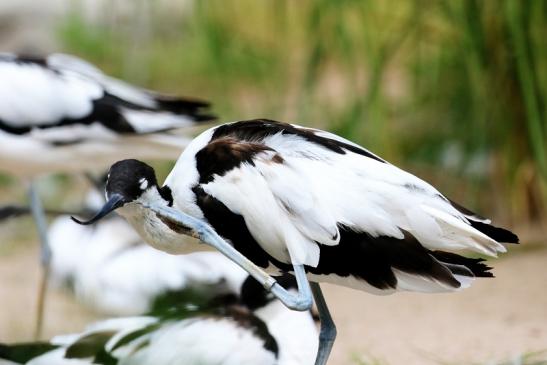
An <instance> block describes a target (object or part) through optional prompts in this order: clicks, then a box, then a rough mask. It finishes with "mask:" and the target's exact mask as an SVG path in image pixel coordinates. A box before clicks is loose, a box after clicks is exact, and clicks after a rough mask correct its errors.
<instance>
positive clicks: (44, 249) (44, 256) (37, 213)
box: [28, 181, 51, 339]
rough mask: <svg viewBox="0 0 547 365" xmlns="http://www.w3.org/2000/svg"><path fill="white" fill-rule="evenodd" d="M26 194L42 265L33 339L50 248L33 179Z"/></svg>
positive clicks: (37, 330)
mask: <svg viewBox="0 0 547 365" xmlns="http://www.w3.org/2000/svg"><path fill="white" fill-rule="evenodd" d="M28 194H29V198H30V210H31V212H32V217H33V218H34V221H35V222H36V228H37V230H38V236H39V238H40V264H41V266H42V277H41V278H40V287H39V291H38V301H37V307H36V328H35V332H34V337H35V339H38V338H39V337H40V335H41V333H42V325H43V320H44V308H45V302H46V294H47V286H48V279H49V270H50V262H51V248H50V246H49V241H48V237H47V223H46V217H45V214H44V208H43V207H42V202H41V201H40V197H39V196H38V192H37V190H36V185H35V184H34V182H33V181H31V182H30V185H29V192H28Z"/></svg>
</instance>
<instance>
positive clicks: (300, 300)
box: [144, 205, 313, 311]
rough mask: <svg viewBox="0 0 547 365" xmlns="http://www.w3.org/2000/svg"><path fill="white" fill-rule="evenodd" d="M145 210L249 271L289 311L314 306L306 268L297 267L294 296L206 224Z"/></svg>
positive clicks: (157, 209) (163, 211) (157, 208)
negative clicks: (296, 287) (296, 285)
mask: <svg viewBox="0 0 547 365" xmlns="http://www.w3.org/2000/svg"><path fill="white" fill-rule="evenodd" d="M144 207H145V208H148V209H151V210H152V211H154V212H155V213H156V215H157V216H158V218H160V219H161V220H163V221H164V222H166V223H168V224H169V226H170V227H172V228H173V227H176V230H177V231H178V232H180V233H181V234H186V235H190V236H193V237H195V238H198V239H200V240H201V241H202V242H203V243H205V244H208V245H210V246H212V247H214V248H216V249H217V250H218V251H220V252H221V253H222V254H223V255H224V256H226V257H227V258H229V259H230V260H232V261H233V262H234V263H236V264H237V265H239V266H240V267H241V268H242V269H243V270H245V271H247V272H248V273H249V275H251V276H252V277H253V278H255V279H256V280H257V281H258V282H259V283H260V284H262V286H264V288H266V289H267V290H269V291H270V292H272V293H273V294H274V295H275V296H276V297H277V298H278V299H279V300H280V301H281V302H282V303H283V304H285V305H286V306H287V307H288V308H290V309H293V310H298V311H306V310H309V309H310V308H311V306H312V305H313V298H312V293H311V289H310V283H309V282H308V279H307V277H306V271H305V270H304V266H303V265H293V267H294V275H295V277H296V282H297V284H298V293H297V294H293V293H290V292H288V291H287V290H286V289H285V288H283V287H282V286H281V285H279V284H278V283H277V281H276V280H275V279H274V278H272V277H271V276H270V275H268V274H267V273H266V272H264V270H262V269H261V268H259V267H258V266H256V265H255V264H254V263H253V262H251V261H250V260H249V259H248V258H246V257H245V256H243V255H242V254H241V253H240V252H239V251H237V250H236V249H235V248H233V247H232V245H230V244H229V243H228V242H226V241H225V240H224V239H223V238H222V237H220V236H219V235H218V233H216V231H215V230H214V229H213V228H212V227H211V226H210V225H209V224H207V223H206V222H204V221H202V220H199V219H197V218H194V217H192V216H189V215H187V214H184V213H182V212H180V211H178V210H175V209H173V208H169V207H165V206H160V205H144Z"/></svg>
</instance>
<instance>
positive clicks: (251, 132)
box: [86, 120, 518, 364]
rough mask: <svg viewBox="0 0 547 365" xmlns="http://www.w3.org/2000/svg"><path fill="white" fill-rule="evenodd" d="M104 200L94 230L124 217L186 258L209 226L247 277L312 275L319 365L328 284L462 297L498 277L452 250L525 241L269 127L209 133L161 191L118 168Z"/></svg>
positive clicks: (356, 154) (305, 131)
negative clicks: (323, 287)
mask: <svg viewBox="0 0 547 365" xmlns="http://www.w3.org/2000/svg"><path fill="white" fill-rule="evenodd" d="M106 194H107V198H108V202H107V203H106V204H105V206H104V207H103V209H102V210H101V211H100V212H99V213H98V214H97V215H96V216H95V217H94V218H93V219H91V220H90V221H88V222H86V223H92V222H95V221H97V220H98V219H100V218H101V217H103V216H104V215H106V214H107V213H108V212H110V211H112V210H114V209H117V211H118V213H119V214H120V215H122V216H123V217H125V218H126V219H127V220H128V221H129V222H130V223H131V224H132V225H133V227H134V228H135V229H136V230H137V232H139V234H140V235H141V236H142V237H143V238H144V240H145V241H147V242H148V243H149V244H151V245H152V246H153V247H156V248H158V249H160V250H163V251H166V252H169V253H174V254H180V253H185V252H187V251H188V250H194V249H196V248H197V247H191V246H190V245H187V244H184V243H183V241H182V240H181V239H180V235H181V234H184V233H191V234H196V233H197V235H198V236H200V237H202V239H203V237H204V236H205V235H204V234H202V233H203V232H205V230H204V228H203V227H201V223H199V222H202V221H204V222H206V223H208V224H209V225H210V226H212V228H213V229H214V231H215V232H216V233H215V234H218V235H220V237H221V238H222V239H224V240H226V241H227V242H228V243H229V245H231V248H233V249H235V250H234V251H230V252H231V253H230V255H232V259H233V260H234V261H236V262H238V263H239V264H240V265H242V266H245V267H246V268H247V267H248V268H250V269H249V272H251V270H253V269H252V268H251V266H250V265H249V264H248V263H244V261H245V260H244V259H243V258H246V259H249V260H250V261H252V263H254V265H256V266H258V267H260V268H264V269H267V270H268V271H269V272H279V271H281V272H293V270H294V273H295V275H296V277H297V279H299V273H300V272H303V271H304V270H305V272H306V274H307V278H308V279H309V280H310V281H311V288H312V291H313V294H314V296H315V298H316V302H317V304H318V309H319V315H320V318H321V320H322V322H324V323H322V331H323V332H324V333H323V336H322V343H321V344H320V352H321V354H320V355H318V360H317V361H318V362H317V363H318V364H324V363H325V362H326V359H327V357H328V352H329V351H330V347H331V346H332V342H333V341H334V336H335V330H334V327H333V323H331V319H330V316H329V315H328V311H327V308H326V305H325V303H324V302H323V299H322V296H321V293H320V289H319V286H318V285H317V283H318V282H329V283H334V284H338V285H343V286H347V287H351V288H355V289H359V290H364V291H367V292H370V293H374V294H389V293H394V292H397V291H415V292H426V293H430V292H451V291H457V290H460V289H462V288H466V287H468V286H469V285H470V284H471V282H472V281H473V280H474V279H475V278H476V277H489V276H492V274H491V273H490V272H489V270H490V268H489V267H488V266H486V265H485V264H484V263H483V260H482V259H477V258H467V257H465V256H462V255H460V254H456V253H454V251H471V252H475V253H478V254H484V255H488V256H496V254H497V253H498V252H505V251H506V248H505V247H504V246H503V245H502V244H501V243H500V242H506V243H517V242H518V238H517V236H516V235H514V234H513V233H511V232H510V231H508V230H505V229H503V228H498V227H495V226H493V225H491V223H490V220H488V219H485V218H482V217H480V216H478V215H477V214H475V213H472V212H471V211H469V210H467V209H465V208H463V207H461V206H460V205H458V204H456V203H454V202H452V201H451V200H449V199H448V198H446V197H445V196H443V195H442V194H441V193H440V192H439V191H438V190H437V189H435V188H434V187H433V186H431V185H430V184H428V183H427V182H425V181H423V180H421V179H419V178H418V177H416V176H414V175H412V174H410V173H408V172H405V171H403V170H401V169H399V168H397V167H396V166H394V165H392V164H390V163H388V162H386V161H385V160H383V159H382V158H380V157H378V156H377V155H375V154H373V153H372V152H370V151H368V150H366V149H364V148H363V147H360V146H358V145H356V144H354V143H352V142H350V141H348V140H346V139H343V138H341V137H339V136H337V135H334V134H331V133H328V132H325V131H321V130H317V129H311V128H304V127H300V126H296V125H290V124H285V123H279V122H275V121H271V120H252V121H243V122H235V123H231V124H225V125H221V126H218V127H215V128H212V129H210V130H208V131H206V132H204V133H202V134H201V135H200V136H198V137H197V138H196V139H194V141H193V142H192V143H191V144H190V145H189V146H188V147H187V148H186V150H185V151H184V152H183V153H182V154H181V156H180V157H179V159H178V161H177V163H176V165H175V167H174V168H173V170H172V171H171V173H170V175H169V176H168V177H167V179H166V181H165V184H164V185H163V186H161V187H160V186H159V185H158V182H157V179H156V177H155V174H154V170H153V169H152V168H151V167H149V166H148V165H146V164H144V163H142V162H140V161H137V160H124V161H120V162H117V163H116V164H114V165H113V166H112V167H111V169H110V172H109V178H108V181H107V185H106ZM179 212H180V213H184V215H183V214H178V213H179ZM186 216H190V217H193V218H195V219H194V220H192V222H194V221H195V222H198V223H196V224H195V226H196V227H198V228H197V229H195V230H194V231H193V232H192V231H190V230H189V229H188V228H186V230H185V228H184V227H189V225H188V224H187V223H184V224H181V225H179V224H178V222H179V221H180V222H182V221H183V220H184V219H185V218H184V217H186ZM178 217H180V218H178ZM183 218H184V219H183ZM196 219H197V220H196ZM192 224H194V223H192ZM213 236H214V234H213V235H212V236H211V237H213ZM203 240H204V241H206V242H212V240H209V239H208V238H205V239H203ZM215 242H216V241H215ZM212 244H213V245H216V246H215V247H221V246H219V245H217V244H216V243H214V242H213V243H212ZM194 246H196V245H194ZM222 247H224V246H222ZM222 247H221V249H224V248H222ZM239 255H241V256H242V257H243V258H241V257H240V256H239ZM242 263H243V264H242ZM263 283H264V284H265V285H266V284H268V283H267V282H266V281H264V282H263ZM300 283H301V281H299V285H300ZM268 286H271V287H272V290H273V289H275V288H276V287H275V286H272V284H269V285H268ZM303 287H304V286H303ZM299 288H300V286H299ZM310 295H311V294H310ZM306 296H308V295H306ZM309 305H310V304H309V302H306V305H305V306H303V308H306V307H307V306H309ZM295 307H297V306H296V305H295ZM323 325H324V326H323Z"/></svg>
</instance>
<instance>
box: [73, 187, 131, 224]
mask: <svg viewBox="0 0 547 365" xmlns="http://www.w3.org/2000/svg"><path fill="white" fill-rule="evenodd" d="M125 203H126V201H125V199H124V197H123V196H122V195H120V194H114V195H112V196H111V197H110V199H108V201H107V202H106V203H105V204H104V205H103V207H102V208H101V210H100V211H99V212H98V213H97V214H95V216H94V217H93V218H91V219H89V220H87V221H85V220H84V221H82V220H79V219H78V218H76V217H73V216H71V217H70V218H71V219H72V220H73V221H74V222H76V223H78V224H81V225H84V226H87V225H90V224H93V223H95V222H97V221H99V220H100V219H101V218H103V217H104V216H106V215H107V214H108V213H110V212H112V211H114V210H116V209H117V208H119V207H121V206H122V205H124V204H125Z"/></svg>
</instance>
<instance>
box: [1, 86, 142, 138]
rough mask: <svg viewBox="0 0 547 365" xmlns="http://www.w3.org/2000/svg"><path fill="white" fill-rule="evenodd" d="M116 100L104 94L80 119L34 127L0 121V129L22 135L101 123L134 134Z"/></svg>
mask: <svg viewBox="0 0 547 365" xmlns="http://www.w3.org/2000/svg"><path fill="white" fill-rule="evenodd" d="M116 99H119V98H116V97H114V96H112V95H109V94H106V93H105V95H103V96H102V97H101V98H99V99H96V100H93V101H92V104H93V107H92V108H91V113H89V114H88V115H85V116H82V117H81V118H66V117H65V118H62V119H59V120H57V121H50V122H49V123H41V124H34V125H30V124H27V125H23V126H20V125H12V124H10V123H9V121H5V120H1V119H0V129H2V130H4V131H5V132H8V133H11V134H16V135H23V134H27V133H29V132H31V131H32V130H33V129H35V128H36V129H49V128H59V127H64V126H71V125H91V124H93V123H101V124H102V125H103V126H104V127H106V128H108V129H110V130H112V131H115V132H117V133H120V134H125V133H130V134H131V133H135V132H136V131H135V129H134V128H133V127H132V126H131V125H130V124H129V123H128V122H127V120H126V119H125V117H124V116H123V115H122V114H121V112H120V110H119V108H118V106H117V105H116V101H115V100H116ZM51 143H52V144H53V145H58V144H65V145H66V144H68V143H69V142H67V141H52V142H51Z"/></svg>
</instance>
